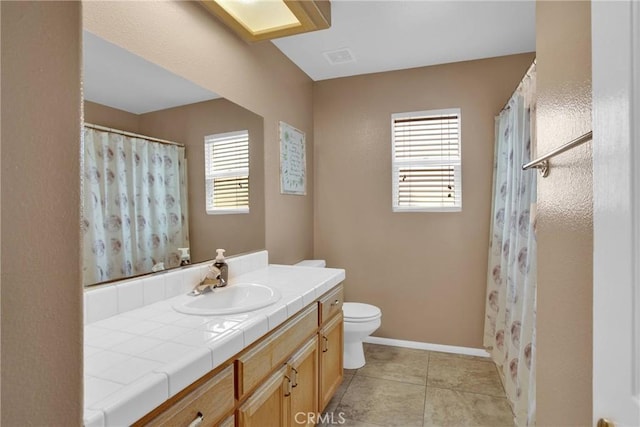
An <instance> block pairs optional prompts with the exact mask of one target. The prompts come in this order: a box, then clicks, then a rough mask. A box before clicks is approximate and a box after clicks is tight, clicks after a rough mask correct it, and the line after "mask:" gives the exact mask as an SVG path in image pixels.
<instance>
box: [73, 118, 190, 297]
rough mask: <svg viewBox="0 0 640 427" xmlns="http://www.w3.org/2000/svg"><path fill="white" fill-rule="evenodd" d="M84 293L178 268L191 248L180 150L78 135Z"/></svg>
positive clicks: (98, 133)
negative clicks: (98, 286) (107, 283)
mask: <svg viewBox="0 0 640 427" xmlns="http://www.w3.org/2000/svg"><path fill="white" fill-rule="evenodd" d="M82 173H83V176H82V194H81V197H82V213H81V214H82V216H81V221H82V223H81V234H82V239H83V245H82V248H83V254H82V278H83V284H84V285H90V284H93V283H98V282H104V281H108V280H114V279H118V278H122V277H128V276H132V275H138V274H144V273H148V272H150V271H152V268H153V266H154V265H156V264H158V263H164V267H165V268H170V267H176V266H178V265H180V251H179V250H178V248H179V247H188V246H189V243H188V241H189V236H188V224H187V221H188V215H187V187H186V159H185V148H184V147H182V146H178V145H170V144H162V143H158V142H153V141H149V140H146V139H143V138H134V137H130V136H125V135H121V134H118V133H112V132H106V131H102V130H97V129H92V128H88V127H85V128H84V138H83V171H82Z"/></svg>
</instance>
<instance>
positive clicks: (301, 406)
mask: <svg viewBox="0 0 640 427" xmlns="http://www.w3.org/2000/svg"><path fill="white" fill-rule="evenodd" d="M318 362H319V359H318V337H317V336H316V335H314V336H313V337H311V339H309V340H308V341H307V343H306V344H305V345H303V346H302V348H300V350H298V351H297V352H296V353H295V354H294V355H293V356H292V357H291V359H290V360H289V361H288V362H287V365H288V367H289V378H290V379H291V395H290V397H289V401H290V402H289V417H288V421H289V423H288V425H289V426H313V425H315V422H314V420H315V419H316V418H315V417H313V416H310V414H317V413H318V390H319V383H318V371H319V369H318Z"/></svg>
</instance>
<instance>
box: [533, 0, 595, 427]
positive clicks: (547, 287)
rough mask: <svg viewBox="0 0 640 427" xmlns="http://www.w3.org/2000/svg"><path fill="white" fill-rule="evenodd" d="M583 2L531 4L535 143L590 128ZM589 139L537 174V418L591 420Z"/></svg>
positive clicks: (555, 142)
mask: <svg viewBox="0 0 640 427" xmlns="http://www.w3.org/2000/svg"><path fill="white" fill-rule="evenodd" d="M590 28H591V14H590V3H589V2H571V1H569V2H546V1H539V2H537V3H536V33H537V36H536V49H537V91H538V111H537V120H538V126H537V131H538V137H537V139H538V148H537V151H538V153H540V154H543V153H546V152H548V151H550V150H552V149H553V148H556V147H558V146H560V145H562V144H564V143H565V142H568V141H570V140H572V139H574V138H576V137H578V136H580V135H582V134H583V133H585V132H588V131H589V130H591V32H590ZM591 161H592V153H591V143H590V142H589V143H587V144H585V145H583V146H581V147H579V148H576V149H573V150H571V151H569V152H567V153H565V154H562V155H560V156H558V157H555V158H554V159H553V160H552V161H551V164H552V169H551V172H550V174H549V177H548V178H544V179H542V178H538V219H537V237H538V301H537V302H538V311H537V322H538V325H537V335H536V336H537V366H538V367H537V393H536V398H537V411H538V412H537V422H538V425H539V426H550V425H590V424H591V406H592V405H591V399H592V397H591V377H592V375H591V370H592V357H591V351H592V320H591V319H592V317H591V315H592V310H591V309H592V283H593V277H592V268H593V262H592V255H593V254H592V251H593V221H592V216H593V206H592V194H593V193H592V165H591Z"/></svg>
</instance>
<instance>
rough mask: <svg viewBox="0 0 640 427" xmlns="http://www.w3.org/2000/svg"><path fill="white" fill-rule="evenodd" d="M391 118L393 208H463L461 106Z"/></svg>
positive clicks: (455, 209)
mask: <svg viewBox="0 0 640 427" xmlns="http://www.w3.org/2000/svg"><path fill="white" fill-rule="evenodd" d="M391 121H392V169H393V173H392V175H393V211H394V212H456V211H461V210H462V176H461V175H462V170H461V167H462V166H461V154H460V109H458V108H456V109H447V110H437V111H419V112H411V113H398V114H393V115H392V116H391Z"/></svg>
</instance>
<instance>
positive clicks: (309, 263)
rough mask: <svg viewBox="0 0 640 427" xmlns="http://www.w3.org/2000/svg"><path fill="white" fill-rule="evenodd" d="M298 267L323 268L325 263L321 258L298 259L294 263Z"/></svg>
mask: <svg viewBox="0 0 640 427" xmlns="http://www.w3.org/2000/svg"><path fill="white" fill-rule="evenodd" d="M296 265H297V266H299V267H320V268H324V267H326V266H327V263H326V262H324V260H323V259H305V260H304V261H300V262H299V263H297V264H296Z"/></svg>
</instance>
